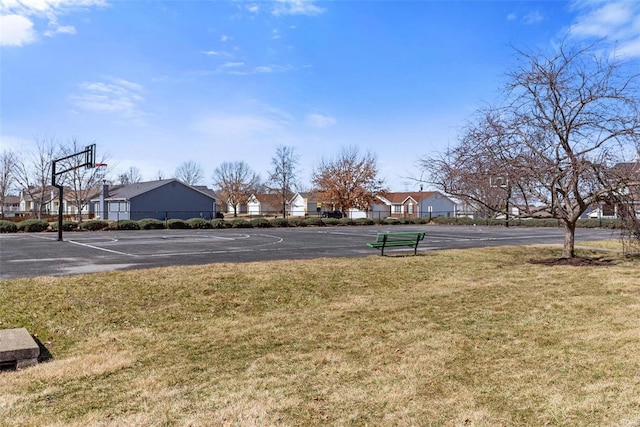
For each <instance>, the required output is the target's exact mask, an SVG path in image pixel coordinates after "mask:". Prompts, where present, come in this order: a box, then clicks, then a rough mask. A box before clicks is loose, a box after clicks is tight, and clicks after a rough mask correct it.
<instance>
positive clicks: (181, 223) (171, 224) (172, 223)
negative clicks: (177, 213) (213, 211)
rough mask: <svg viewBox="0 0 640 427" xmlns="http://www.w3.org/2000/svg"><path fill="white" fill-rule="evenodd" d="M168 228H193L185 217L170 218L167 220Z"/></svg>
mask: <svg viewBox="0 0 640 427" xmlns="http://www.w3.org/2000/svg"><path fill="white" fill-rule="evenodd" d="M167 228H170V229H180V230H185V229H189V228H191V227H190V226H189V223H187V221H185V220H183V219H177V218H176V219H170V220H169V221H167Z"/></svg>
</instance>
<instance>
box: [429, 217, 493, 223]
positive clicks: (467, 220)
mask: <svg viewBox="0 0 640 427" xmlns="http://www.w3.org/2000/svg"><path fill="white" fill-rule="evenodd" d="M432 221H433V222H435V223H436V224H451V225H474V224H484V225H489V224H488V221H489V220H487V219H473V218H453V217H446V216H439V217H436V218H433V219H432ZM503 224H504V221H503Z"/></svg>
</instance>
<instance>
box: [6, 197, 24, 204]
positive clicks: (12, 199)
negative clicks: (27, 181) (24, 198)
mask: <svg viewBox="0 0 640 427" xmlns="http://www.w3.org/2000/svg"><path fill="white" fill-rule="evenodd" d="M4 204H5V205H19V204H20V196H5V197H4Z"/></svg>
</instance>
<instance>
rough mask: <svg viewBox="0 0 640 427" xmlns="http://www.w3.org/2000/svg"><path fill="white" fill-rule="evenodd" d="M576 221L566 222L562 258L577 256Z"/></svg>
mask: <svg viewBox="0 0 640 427" xmlns="http://www.w3.org/2000/svg"><path fill="white" fill-rule="evenodd" d="M575 239H576V223H575V221H573V222H564V245H563V247H562V258H575V256H576V252H575Z"/></svg>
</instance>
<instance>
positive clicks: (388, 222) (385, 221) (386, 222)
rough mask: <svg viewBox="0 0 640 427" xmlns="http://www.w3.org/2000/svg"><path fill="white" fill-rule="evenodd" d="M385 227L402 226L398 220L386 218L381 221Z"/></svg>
mask: <svg viewBox="0 0 640 427" xmlns="http://www.w3.org/2000/svg"><path fill="white" fill-rule="evenodd" d="M381 224H383V225H398V224H402V223H401V222H400V220H399V219H398V218H385V219H383V220H382V221H381Z"/></svg>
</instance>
